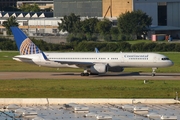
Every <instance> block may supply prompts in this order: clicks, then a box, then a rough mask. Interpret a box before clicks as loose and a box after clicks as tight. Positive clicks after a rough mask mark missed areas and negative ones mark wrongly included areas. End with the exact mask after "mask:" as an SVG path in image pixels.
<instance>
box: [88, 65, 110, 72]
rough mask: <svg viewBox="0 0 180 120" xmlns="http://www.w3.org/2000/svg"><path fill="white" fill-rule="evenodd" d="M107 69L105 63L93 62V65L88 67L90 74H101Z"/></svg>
mask: <svg viewBox="0 0 180 120" xmlns="http://www.w3.org/2000/svg"><path fill="white" fill-rule="evenodd" d="M107 71H108V69H107V65H105V64H95V65H94V66H91V67H90V72H91V73H92V74H102V73H106V72H107Z"/></svg>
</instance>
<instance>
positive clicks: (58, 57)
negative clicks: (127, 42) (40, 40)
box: [11, 27, 173, 76]
mask: <svg viewBox="0 0 180 120" xmlns="http://www.w3.org/2000/svg"><path fill="white" fill-rule="evenodd" d="M11 30H12V33H13V35H14V39H15V42H16V44H17V47H18V50H19V52H20V55H17V56H14V57H13V59H14V60H17V61H21V62H26V63H33V64H36V65H39V66H46V67H56V68H61V67H72V68H83V69H84V71H83V72H82V73H81V76H89V75H90V74H104V73H107V72H108V71H110V72H122V71H123V70H124V68H144V67H146V68H147V67H149V68H152V76H155V71H156V69H157V68H161V67H169V66H172V65H173V62H172V61H171V60H170V59H169V58H168V57H166V56H164V55H162V54H158V53H144V52H142V53H135V52H119V53H109V52H101V53H100V52H99V51H98V49H96V52H95V53H94V52H93V53H89V52H86V53H85V52H61V53H57V52H43V51H41V50H40V49H39V48H38V47H37V46H36V45H35V44H34V43H33V42H32V41H31V40H30V39H29V38H28V37H27V36H26V34H25V33H24V32H23V31H22V30H21V29H19V28H18V27H11ZM97 53H98V54H97Z"/></svg>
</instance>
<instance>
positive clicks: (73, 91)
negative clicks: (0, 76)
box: [0, 79, 180, 98]
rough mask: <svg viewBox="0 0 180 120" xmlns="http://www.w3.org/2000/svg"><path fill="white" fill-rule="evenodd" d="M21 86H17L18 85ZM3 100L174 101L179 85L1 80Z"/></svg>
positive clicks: (141, 82) (112, 81) (169, 82)
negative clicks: (142, 99) (92, 99)
mask: <svg viewBox="0 0 180 120" xmlns="http://www.w3.org/2000/svg"><path fill="white" fill-rule="evenodd" d="M17 83H18V84H17ZM0 84H1V87H0V96H1V98H19V97H20V98H174V97H175V93H176V91H180V87H179V86H180V82H179V81H170V80H169V81H160V80H157V81H155V80H152V81H149V82H148V83H147V84H144V83H143V80H86V79H84V80H65V79H64V80H62V79H61V80H42V79H38V80H34V79H25V80H0Z"/></svg>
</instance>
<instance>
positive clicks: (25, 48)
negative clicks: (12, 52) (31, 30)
mask: <svg viewBox="0 0 180 120" xmlns="http://www.w3.org/2000/svg"><path fill="white" fill-rule="evenodd" d="M20 53H21V55H29V54H37V53H41V50H40V49H39V48H38V47H37V46H36V45H35V44H34V43H33V42H32V41H31V40H30V39H29V38H26V39H25V40H24V41H23V42H22V44H21V47H20Z"/></svg>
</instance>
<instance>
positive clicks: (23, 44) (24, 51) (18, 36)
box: [10, 27, 42, 55]
mask: <svg viewBox="0 0 180 120" xmlns="http://www.w3.org/2000/svg"><path fill="white" fill-rule="evenodd" d="M10 28H11V31H12V33H13V35H14V39H15V41H16V45H17V47H18V50H19V52H20V54H21V55H28V54H38V53H42V52H41V50H40V49H39V48H38V47H37V46H36V45H35V44H34V43H33V42H32V41H31V40H30V39H29V38H28V37H27V36H26V35H25V34H24V32H23V31H22V30H20V29H19V28H18V27H10Z"/></svg>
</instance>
